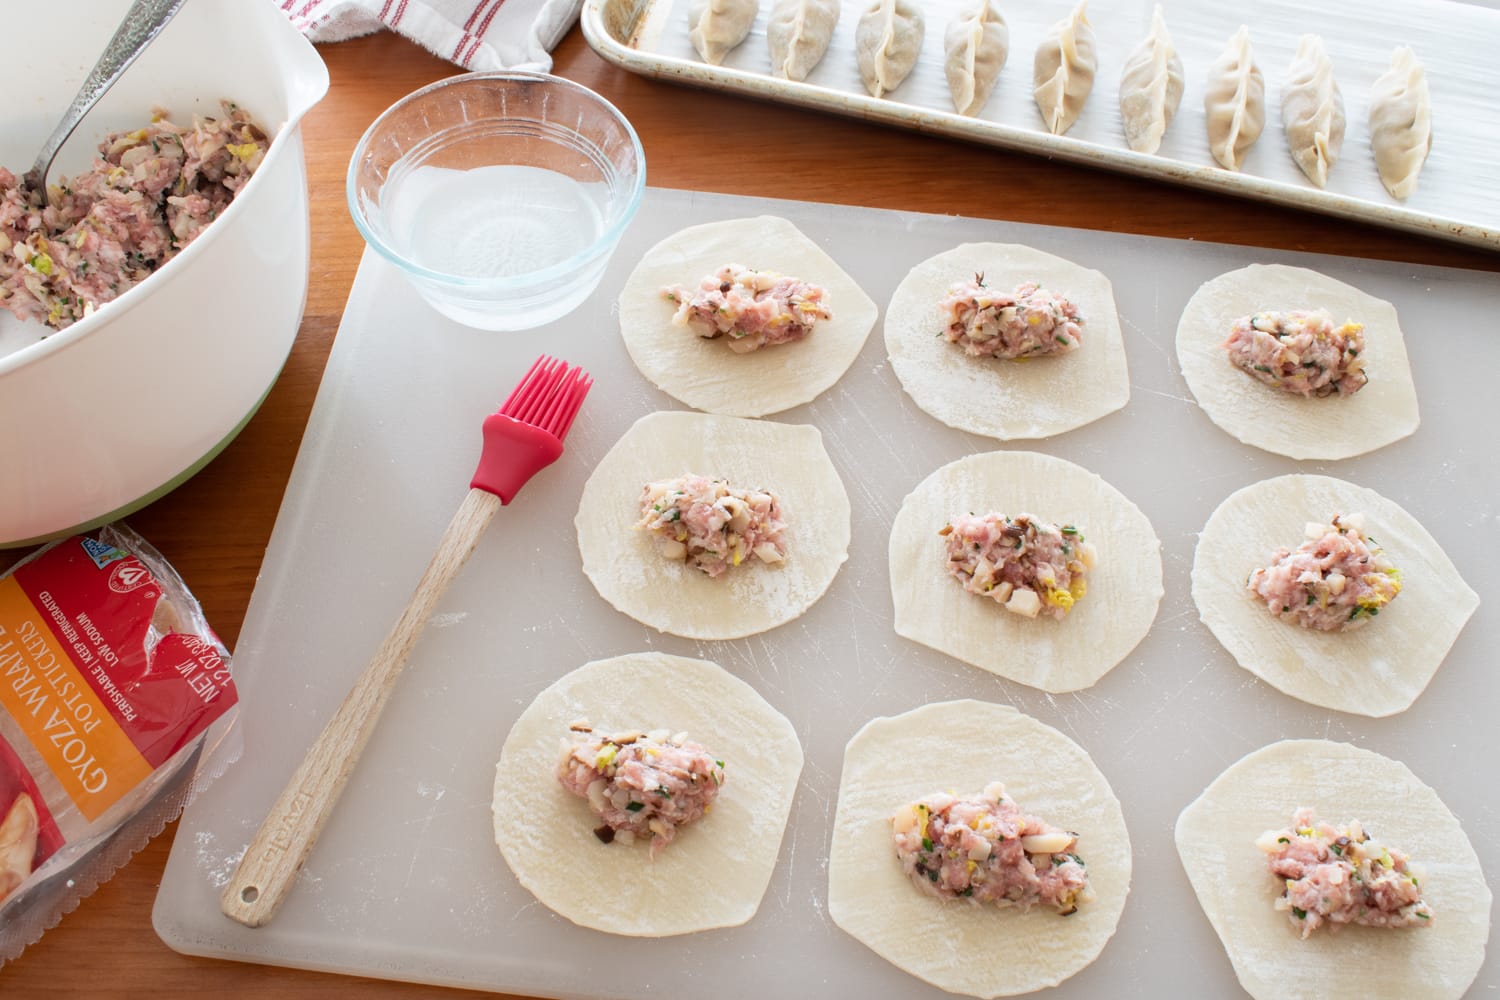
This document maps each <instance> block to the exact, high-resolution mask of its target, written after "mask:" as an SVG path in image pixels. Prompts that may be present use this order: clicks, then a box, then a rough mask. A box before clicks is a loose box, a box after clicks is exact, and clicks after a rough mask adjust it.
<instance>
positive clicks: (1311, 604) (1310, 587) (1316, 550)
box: [1246, 514, 1401, 632]
mask: <svg viewBox="0 0 1500 1000" xmlns="http://www.w3.org/2000/svg"><path fill="white" fill-rule="evenodd" d="M1304 533H1305V534H1306V536H1307V540H1306V541H1304V542H1303V543H1302V544H1301V545H1299V546H1297V549H1296V551H1292V550H1290V549H1287V548H1280V549H1277V550H1276V553H1275V554H1274V555H1273V556H1272V561H1271V565H1270V566H1267V567H1260V568H1258V569H1256V570H1254V571H1253V572H1251V574H1250V579H1249V580H1248V581H1247V582H1246V586H1247V587H1249V589H1250V590H1251V592H1253V593H1254V594H1255V595H1256V596H1257V597H1259V598H1260V599H1261V600H1263V601H1265V603H1266V609H1267V610H1268V611H1270V612H1271V614H1273V615H1275V616H1276V617H1278V618H1284V619H1286V620H1288V621H1291V622H1295V623H1296V624H1298V625H1301V626H1302V627H1303V628H1313V629H1318V630H1320V631H1323V632H1333V631H1347V630H1349V629H1352V628H1359V627H1360V626H1362V625H1364V624H1365V623H1366V622H1368V621H1370V619H1372V618H1374V617H1375V616H1376V615H1378V614H1380V609H1381V608H1383V607H1385V606H1386V605H1387V604H1389V603H1390V602H1391V601H1392V600H1393V599H1394V598H1395V597H1396V595H1397V594H1399V593H1401V571H1400V570H1398V569H1397V568H1396V566H1395V565H1394V564H1393V563H1392V562H1391V561H1390V559H1389V558H1387V557H1386V554H1385V550H1384V549H1382V548H1381V547H1380V546H1379V545H1377V544H1375V541H1374V539H1371V538H1368V537H1367V536H1366V535H1365V533H1364V518H1363V517H1362V516H1361V515H1358V514H1354V515H1350V516H1347V517H1342V516H1340V515H1338V514H1335V515H1334V516H1333V520H1332V521H1331V522H1329V523H1326V524H1320V523H1317V522H1309V524H1308V525H1307V527H1306V529H1305V531H1304Z"/></svg>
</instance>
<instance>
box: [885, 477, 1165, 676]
mask: <svg viewBox="0 0 1500 1000" xmlns="http://www.w3.org/2000/svg"><path fill="white" fill-rule="evenodd" d="M970 512H972V513H975V514H988V513H992V512H995V513H1000V514H1005V515H1007V516H1015V515H1016V514H1021V513H1028V514H1034V515H1036V516H1037V517H1039V518H1041V519H1042V520H1045V521H1051V522H1053V523H1056V524H1072V525H1075V526H1076V527H1077V528H1078V530H1079V531H1080V532H1081V533H1082V534H1083V537H1084V539H1085V540H1086V541H1087V542H1089V544H1091V545H1093V546H1094V548H1095V549H1096V550H1097V551H1098V556H1099V559H1098V564H1097V565H1096V566H1095V568H1094V569H1093V570H1091V571H1090V572H1089V573H1088V575H1087V576H1086V577H1085V580H1086V582H1087V584H1088V592H1087V593H1086V594H1084V596H1083V597H1081V598H1079V600H1078V602H1077V603H1076V604H1074V605H1073V609H1072V610H1071V611H1070V612H1068V615H1067V617H1066V618H1064V619H1062V620H1061V621H1055V620H1054V619H1052V618H1050V617H1046V616H1038V617H1036V618H1025V617H1023V616H1021V615H1018V614H1016V613H1014V612H1011V611H1007V610H1005V608H1003V607H1002V606H1000V605H999V604H997V603H995V602H994V601H993V600H991V599H989V598H988V597H983V596H980V595H978V594H971V593H969V592H968V591H966V590H964V588H963V585H962V584H961V583H960V582H959V581H958V580H957V579H956V578H955V577H953V576H952V574H950V573H949V572H948V556H947V549H946V542H945V540H944V538H943V537H942V536H940V535H939V534H938V531H939V530H940V529H941V528H942V527H943V525H945V524H947V523H948V521H949V519H951V518H952V517H954V516H955V515H958V514H965V513H970ZM890 569H891V598H892V601H893V602H894V604H895V627H896V632H897V634H898V635H902V636H905V637H906V638H908V639H913V640H915V641H917V642H920V643H922V644H923V645H925V646H931V647H932V648H933V649H936V650H938V651H939V652H943V653H947V654H948V655H949V656H954V657H957V658H958V659H960V660H963V661H964V662H965V663H970V664H972V665H974V666H976V667H979V668H980V669H982V670H988V671H989V672H990V673H994V674H999V675H1000V676H1001V677H1008V678H1010V679H1011V680H1013V681H1019V682H1020V683H1022V684H1027V685H1030V686H1031V687H1034V688H1041V689H1042V690H1043V691H1050V692H1052V693H1054V694H1058V693H1062V692H1065V691H1077V690H1080V689H1082V688H1086V687H1089V686H1090V685H1092V684H1094V683H1095V682H1096V681H1098V680H1099V678H1101V677H1103V676H1104V675H1105V674H1106V673H1108V672H1109V670H1110V668H1111V667H1113V666H1114V665H1115V664H1117V663H1119V662H1120V661H1121V660H1123V659H1124V658H1125V657H1126V656H1127V655H1128V654H1129V653H1130V651H1131V650H1132V649H1134V648H1135V647H1136V645H1137V644H1139V643H1140V641H1141V640H1142V639H1144V638H1145V637H1146V633H1147V632H1149V631H1150V630H1151V623H1152V621H1154V620H1155V619H1156V609H1157V606H1158V605H1159V604H1160V603H1161V596H1162V580H1161V542H1160V541H1159V540H1158V539H1157V537H1156V532H1155V531H1153V530H1152V528H1151V522H1150V521H1148V520H1147V519H1146V515H1145V514H1143V513H1141V509H1140V508H1139V507H1137V506H1136V505H1135V504H1133V503H1131V502H1130V500H1128V499H1127V498H1126V497H1125V496H1124V494H1122V493H1120V491H1119V490H1117V489H1115V488H1114V487H1113V486H1111V485H1109V483H1106V482H1105V481H1104V480H1103V479H1100V478H1099V477H1098V476H1096V475H1094V473H1092V472H1089V471H1088V470H1087V469H1085V468H1083V467H1082V466H1078V465H1074V464H1073V463H1072V462H1067V461H1064V460H1063V459H1060V458H1054V457H1052V456H1051V455H1043V454H1039V453H1037V452H1030V451H996V452H989V453H987V454H980V455H969V456H967V457H965V458H961V459H959V460H958V461H956V462H951V463H949V464H948V465H945V466H943V467H942V468H941V469H938V470H937V471H936V472H934V473H933V474H932V475H930V476H928V477H927V478H926V479H924V480H922V482H921V483H920V484H919V485H918V486H917V488H916V489H914V490H912V492H911V494H910V495H909V496H907V498H906V499H905V500H904V501H902V503H901V509H900V511H898V512H897V513H896V520H895V523H894V524H893V525H892V526H891V547H890Z"/></svg>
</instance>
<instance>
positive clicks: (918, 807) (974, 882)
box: [891, 782, 1093, 916]
mask: <svg viewBox="0 0 1500 1000" xmlns="http://www.w3.org/2000/svg"><path fill="white" fill-rule="evenodd" d="M891 836H892V838H893V839H894V840H895V844H896V858H897V860H899V861H900V862H901V867H902V869H903V870H904V871H905V872H906V874H907V875H908V876H909V877H910V878H911V880H912V882H913V884H915V885H916V886H917V888H919V889H921V890H922V891H923V892H927V893H930V894H932V895H934V896H937V897H938V898H940V899H968V900H972V901H973V902H975V903H994V904H996V905H997V906H1016V907H1019V908H1020V909H1021V910H1022V911H1025V910H1029V909H1031V907H1032V906H1033V905H1036V904H1041V905H1043V906H1050V907H1051V908H1053V909H1054V910H1056V911H1057V912H1058V913H1060V914H1062V915H1063V916H1069V915H1071V914H1074V913H1076V912H1078V904H1079V903H1088V902H1092V901H1093V893H1092V892H1091V891H1090V890H1089V887H1088V881H1089V877H1088V872H1087V870H1086V869H1085V867H1084V863H1083V859H1082V858H1080V857H1079V856H1078V854H1077V853H1076V850H1075V848H1076V847H1077V846H1078V836H1077V835H1076V834H1073V833H1069V832H1067V831H1066V830H1060V829H1058V828H1057V827H1054V826H1051V825H1049V824H1047V823H1045V822H1043V821H1042V820H1039V819H1037V818H1035V817H1033V816H1027V815H1024V814H1023V813H1022V812H1021V807H1020V806H1018V805H1016V801H1015V800H1014V799H1012V798H1010V797H1009V796H1008V795H1006V794H1005V786H1004V785H1002V784H1000V783H999V782H994V783H992V784H989V785H986V786H985V789H984V791H982V792H980V793H979V794H978V795H967V796H964V797H962V798H956V797H954V796H953V795H948V794H942V793H939V794H935V795H927V796H924V797H923V798H921V799H919V800H918V801H916V802H912V803H909V804H907V805H904V806H902V807H901V808H900V809H898V810H896V815H895V816H893V817H892V818H891Z"/></svg>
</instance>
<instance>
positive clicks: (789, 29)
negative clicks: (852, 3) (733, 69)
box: [766, 0, 841, 80]
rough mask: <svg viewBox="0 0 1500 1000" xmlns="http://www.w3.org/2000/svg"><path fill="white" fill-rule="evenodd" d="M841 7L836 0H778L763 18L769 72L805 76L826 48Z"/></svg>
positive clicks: (787, 77)
mask: <svg viewBox="0 0 1500 1000" xmlns="http://www.w3.org/2000/svg"><path fill="white" fill-rule="evenodd" d="M840 7H841V5H840V3H839V0H779V2H778V3H777V4H776V6H775V7H773V8H772V9H771V19H770V20H769V21H767V22H766V41H767V42H769V43H770V46H771V75H772V76H777V77H780V78H781V79H783V80H805V79H807V74H808V73H811V72H812V68H813V67H814V66H816V65H817V64H818V61H819V60H821V59H822V58H823V54H824V53H825V52H827V51H828V43H829V41H831V40H832V39H833V28H834V25H836V24H838V23H839V10H840Z"/></svg>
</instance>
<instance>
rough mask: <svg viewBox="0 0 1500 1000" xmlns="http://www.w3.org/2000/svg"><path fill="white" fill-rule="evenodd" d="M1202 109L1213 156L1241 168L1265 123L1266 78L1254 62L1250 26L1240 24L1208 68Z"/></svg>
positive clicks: (1232, 166)
mask: <svg viewBox="0 0 1500 1000" xmlns="http://www.w3.org/2000/svg"><path fill="white" fill-rule="evenodd" d="M1203 110H1204V113H1205V115H1206V116H1207V119H1208V148H1209V150H1210V151H1211V152H1212V153H1213V154H1214V159H1216V160H1218V161H1219V163H1221V164H1222V165H1224V166H1225V167H1228V168H1229V169H1230V170H1238V169H1240V164H1241V163H1243V162H1245V154H1246V153H1247V152H1249V150H1250V147H1251V146H1253V145H1255V140H1256V139H1259V138H1260V133H1261V130H1262V129H1264V128H1265V127H1266V79H1265V77H1264V76H1263V75H1262V74H1261V72H1260V67H1259V66H1257V65H1255V56H1254V54H1253V53H1252V52H1251V51H1250V29H1249V28H1247V27H1245V26H1244V25H1243V24H1242V25H1240V30H1239V31H1237V32H1235V33H1234V37H1233V38H1231V39H1230V40H1229V47H1228V48H1227V49H1225V50H1224V53H1223V55H1221V56H1219V58H1218V61H1216V62H1215V63H1214V65H1213V68H1212V69H1210V70H1209V71H1208V89H1207V90H1206V91H1205V92H1204V94H1203Z"/></svg>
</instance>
